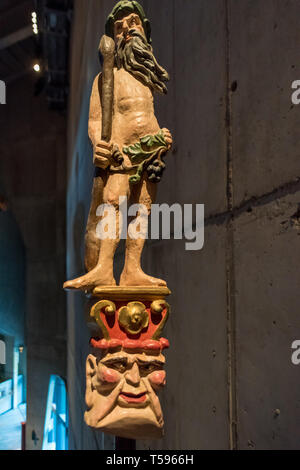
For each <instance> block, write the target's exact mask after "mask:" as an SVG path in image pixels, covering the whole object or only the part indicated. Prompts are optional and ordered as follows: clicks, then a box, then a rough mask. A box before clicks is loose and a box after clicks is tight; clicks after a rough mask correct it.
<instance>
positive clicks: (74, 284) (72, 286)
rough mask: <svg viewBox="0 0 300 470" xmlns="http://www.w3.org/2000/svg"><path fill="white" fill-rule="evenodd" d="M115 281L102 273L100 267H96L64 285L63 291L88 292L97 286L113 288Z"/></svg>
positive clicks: (110, 276)
mask: <svg viewBox="0 0 300 470" xmlns="http://www.w3.org/2000/svg"><path fill="white" fill-rule="evenodd" d="M115 285H116V281H115V279H114V277H113V276H112V275H108V274H107V273H105V272H103V269H101V267H100V268H99V267H96V268H95V269H93V270H92V271H90V272H89V273H87V274H85V276H81V277H78V278H77V279H73V280H72V281H67V282H65V283H64V289H66V290H82V291H84V292H90V291H92V290H93V289H95V287H98V286H115Z"/></svg>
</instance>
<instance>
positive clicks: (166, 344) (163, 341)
mask: <svg viewBox="0 0 300 470" xmlns="http://www.w3.org/2000/svg"><path fill="white" fill-rule="evenodd" d="M159 342H160V344H161V348H162V349H168V348H169V347H170V342H169V340H168V339H166V338H160V340H159Z"/></svg>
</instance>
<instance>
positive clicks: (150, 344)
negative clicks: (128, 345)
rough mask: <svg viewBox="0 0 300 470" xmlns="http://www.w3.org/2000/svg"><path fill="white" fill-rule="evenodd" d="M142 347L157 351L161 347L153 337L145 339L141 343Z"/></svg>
mask: <svg viewBox="0 0 300 470" xmlns="http://www.w3.org/2000/svg"><path fill="white" fill-rule="evenodd" d="M142 348H143V349H149V350H150V351H158V350H160V349H161V345H160V342H159V341H155V340H154V339H146V341H143V343H142Z"/></svg>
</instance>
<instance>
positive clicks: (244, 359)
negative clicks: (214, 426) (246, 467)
mask: <svg viewBox="0 0 300 470" xmlns="http://www.w3.org/2000/svg"><path fill="white" fill-rule="evenodd" d="M299 197H300V196H299V193H297V194H295V195H289V196H286V197H282V198H278V199H276V200H274V201H270V203H268V204H265V205H262V206H260V207H254V208H253V211H252V212H251V213H245V214H243V215H242V216H241V217H239V218H237V219H236V221H235V224H234V241H235V248H234V265H235V286H236V291H235V297H236V318H237V324H236V326H237V329H236V343H237V355H236V358H237V395H238V403H239V406H238V443H239V448H241V449H247V448H254V449H271V450H272V449H273V450H275V449H277V450H278V449H298V448H299V421H300V402H299V371H298V370H297V366H295V365H293V364H292V361H291V355H292V349H291V345H292V343H293V341H294V340H297V339H299V333H300V319H299V295H298V293H299V287H300V278H299V263H300V252H299V248H298V245H299V235H300V224H299V212H298V211H299ZM297 213H298V215H297ZM276 410H279V412H280V413H279V414H277V412H276Z"/></svg>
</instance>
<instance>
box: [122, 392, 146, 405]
mask: <svg viewBox="0 0 300 470" xmlns="http://www.w3.org/2000/svg"><path fill="white" fill-rule="evenodd" d="M120 397H121V398H123V400H125V401H127V403H143V402H144V401H145V400H146V398H147V392H144V393H139V394H137V395H135V394H134V393H124V392H122V393H120Z"/></svg>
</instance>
